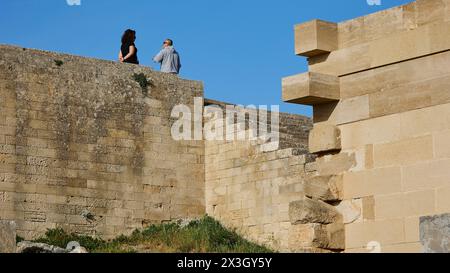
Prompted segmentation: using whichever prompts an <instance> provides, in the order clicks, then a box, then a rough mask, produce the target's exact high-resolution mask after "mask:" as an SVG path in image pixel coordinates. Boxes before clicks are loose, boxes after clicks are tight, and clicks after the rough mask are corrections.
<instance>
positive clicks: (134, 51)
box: [123, 46, 136, 61]
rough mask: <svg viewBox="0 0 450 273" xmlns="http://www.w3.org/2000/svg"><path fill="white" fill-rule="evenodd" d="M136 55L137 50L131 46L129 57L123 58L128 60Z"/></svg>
mask: <svg viewBox="0 0 450 273" xmlns="http://www.w3.org/2000/svg"><path fill="white" fill-rule="evenodd" d="M135 53H136V48H135V47H134V46H130V52H129V53H128V55H127V56H125V57H123V60H124V61H125V60H127V59H128V58H130V57H131V56H133V55H134V54H135Z"/></svg>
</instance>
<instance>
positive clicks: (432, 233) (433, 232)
mask: <svg viewBox="0 0 450 273" xmlns="http://www.w3.org/2000/svg"><path fill="white" fill-rule="evenodd" d="M420 242H421V243H422V247H423V252H425V253H449V252H450V214H442V215H435V216H426V217H421V218H420Z"/></svg>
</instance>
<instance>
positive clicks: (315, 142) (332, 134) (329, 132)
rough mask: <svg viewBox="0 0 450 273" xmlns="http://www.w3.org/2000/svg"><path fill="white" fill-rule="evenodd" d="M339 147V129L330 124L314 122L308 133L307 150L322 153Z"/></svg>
mask: <svg viewBox="0 0 450 273" xmlns="http://www.w3.org/2000/svg"><path fill="white" fill-rule="evenodd" d="M340 149H341V131H340V130H339V128H338V127H337V126H334V125H332V124H326V123H325V124H316V125H315V126H314V128H313V129H312V130H311V132H310V133H309V152H310V153H313V154H315V153H324V152H333V151H337V150H340Z"/></svg>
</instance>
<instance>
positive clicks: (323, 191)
mask: <svg viewBox="0 0 450 273" xmlns="http://www.w3.org/2000/svg"><path fill="white" fill-rule="evenodd" d="M304 191H305V195H306V196H307V197H310V198H313V199H318V200H322V201H325V202H333V201H339V200H342V199H343V176H342V175H325V176H313V177H311V178H308V179H307V180H305V185H304Z"/></svg>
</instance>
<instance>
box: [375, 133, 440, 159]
mask: <svg viewBox="0 0 450 273" xmlns="http://www.w3.org/2000/svg"><path fill="white" fill-rule="evenodd" d="M373 157H374V166H375V167H383V166H392V165H400V164H412V163H417V162H420V161H426V160H429V159H432V158H433V137H432V136H431V135H427V136H423V137H417V138H412V139H406V140H401V141H397V142H392V143H386V144H376V145H374V154H373Z"/></svg>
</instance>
